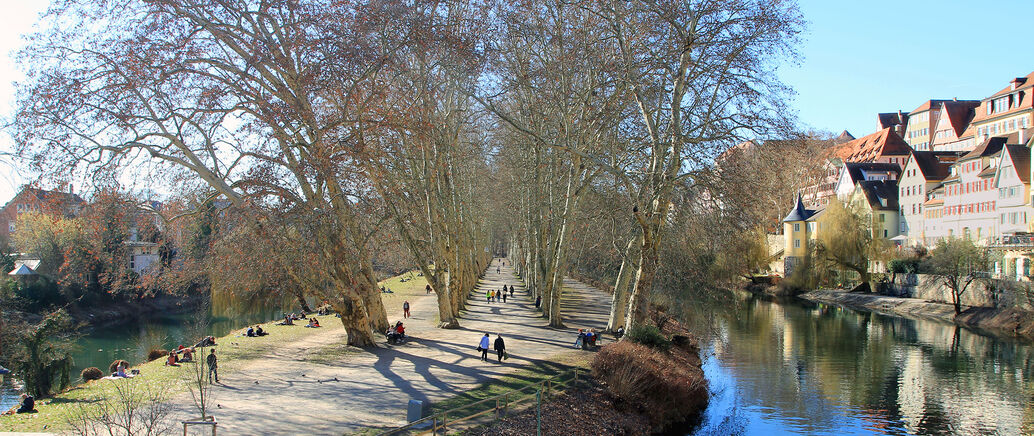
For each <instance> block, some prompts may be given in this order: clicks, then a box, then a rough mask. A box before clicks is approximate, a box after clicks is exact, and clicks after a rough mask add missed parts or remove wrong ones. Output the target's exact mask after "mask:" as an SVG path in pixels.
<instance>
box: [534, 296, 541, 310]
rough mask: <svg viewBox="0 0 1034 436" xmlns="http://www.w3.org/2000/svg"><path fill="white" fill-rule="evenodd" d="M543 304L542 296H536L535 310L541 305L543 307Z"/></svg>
mask: <svg viewBox="0 0 1034 436" xmlns="http://www.w3.org/2000/svg"><path fill="white" fill-rule="evenodd" d="M541 304H542V296H541V295H537V296H535V308H536V309H538V307H539V305H541Z"/></svg>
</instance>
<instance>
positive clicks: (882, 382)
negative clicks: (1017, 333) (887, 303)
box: [697, 298, 1034, 434]
mask: <svg viewBox="0 0 1034 436" xmlns="http://www.w3.org/2000/svg"><path fill="white" fill-rule="evenodd" d="M718 332H719V333H718V334H717V335H716V336H717V337H715V338H714V340H712V341H711V342H710V343H709V347H708V353H713V356H709V358H708V360H707V362H706V363H705V368H704V369H705V372H706V373H707V375H708V378H709V379H710V380H711V384H712V386H713V387H714V388H715V391H716V395H715V398H713V400H712V406H711V407H710V408H709V410H708V411H707V412H706V416H705V422H704V423H703V424H702V426H701V428H700V429H699V430H698V431H697V434H774V433H808V434H944V433H956V434H957V433H962V434H1019V433H1021V432H1030V431H1031V430H1032V429H1034V425H1032V421H1034V419H1032V410H1031V405H1030V392H1028V390H1027V380H1028V378H1029V377H1030V375H1031V366H1030V365H1031V362H1032V357H1034V348H1032V347H1031V346H1030V345H1029V344H1023V343H1019V342H1016V341H1010V340H999V339H995V338H992V337H988V336H983V335H980V334H977V333H974V332H972V331H969V330H966V329H962V328H957V327H955V326H952V325H947V324H942V323H937V322H932V321H914V320H906V319H901V318H895V317H888V316H883V315H879V314H874V313H871V312H857V311H852V310H845V309H840V308H838V307H835V306H828V305H822V304H810V303H791V304H778V303H774V302H770V301H763V300H761V299H756V298H749V299H747V300H746V301H744V302H742V305H741V306H740V307H738V313H737V316H733V315H732V314H730V315H729V316H723V317H719V329H718Z"/></svg>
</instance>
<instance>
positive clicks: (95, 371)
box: [79, 366, 104, 382]
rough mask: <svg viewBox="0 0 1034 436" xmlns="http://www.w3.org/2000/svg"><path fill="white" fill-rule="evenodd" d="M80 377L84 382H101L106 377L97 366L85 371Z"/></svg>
mask: <svg viewBox="0 0 1034 436" xmlns="http://www.w3.org/2000/svg"><path fill="white" fill-rule="evenodd" d="M79 377H82V379H83V381H84V382H88V381H90V380H100V379H101V378H103V377H104V373H103V372H101V369H100V368H98V367H96V366H91V367H89V368H86V369H83V372H81V373H79Z"/></svg>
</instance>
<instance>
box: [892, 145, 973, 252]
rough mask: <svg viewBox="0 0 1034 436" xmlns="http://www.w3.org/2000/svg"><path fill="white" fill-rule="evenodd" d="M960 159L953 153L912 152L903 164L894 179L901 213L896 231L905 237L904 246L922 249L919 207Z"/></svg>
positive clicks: (923, 236)
mask: <svg viewBox="0 0 1034 436" xmlns="http://www.w3.org/2000/svg"><path fill="white" fill-rule="evenodd" d="M961 155H962V153H957V152H933V151H916V152H913V153H912V156H911V157H910V158H909V159H908V162H906V163H905V168H904V169H903V170H902V172H901V177H900V178H899V179H898V205H899V207H900V213H901V220H900V222H899V225H900V228H899V229H898V231H899V232H900V233H901V234H902V235H905V236H907V237H908V241H907V245H910V246H916V245H926V238H927V235H926V231H925V230H926V229H925V221H926V220H925V216H926V213H925V212H924V210H923V207H924V206H925V205H926V203H927V201H929V200H930V198H931V197H930V193H931V191H933V190H934V188H936V187H938V186H940V184H941V182H943V181H944V179H946V178H948V176H949V175H950V174H951V166H952V165H953V164H954V163H955V162H956V161H958V159H959V157H960V156H961ZM941 204H943V201H942V202H941Z"/></svg>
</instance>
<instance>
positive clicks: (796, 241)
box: [793, 239, 801, 248]
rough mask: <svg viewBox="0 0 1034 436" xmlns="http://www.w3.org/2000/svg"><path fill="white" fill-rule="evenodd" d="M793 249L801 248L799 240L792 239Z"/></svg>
mask: <svg viewBox="0 0 1034 436" xmlns="http://www.w3.org/2000/svg"><path fill="white" fill-rule="evenodd" d="M793 248H801V240H800V239H794V240H793Z"/></svg>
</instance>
